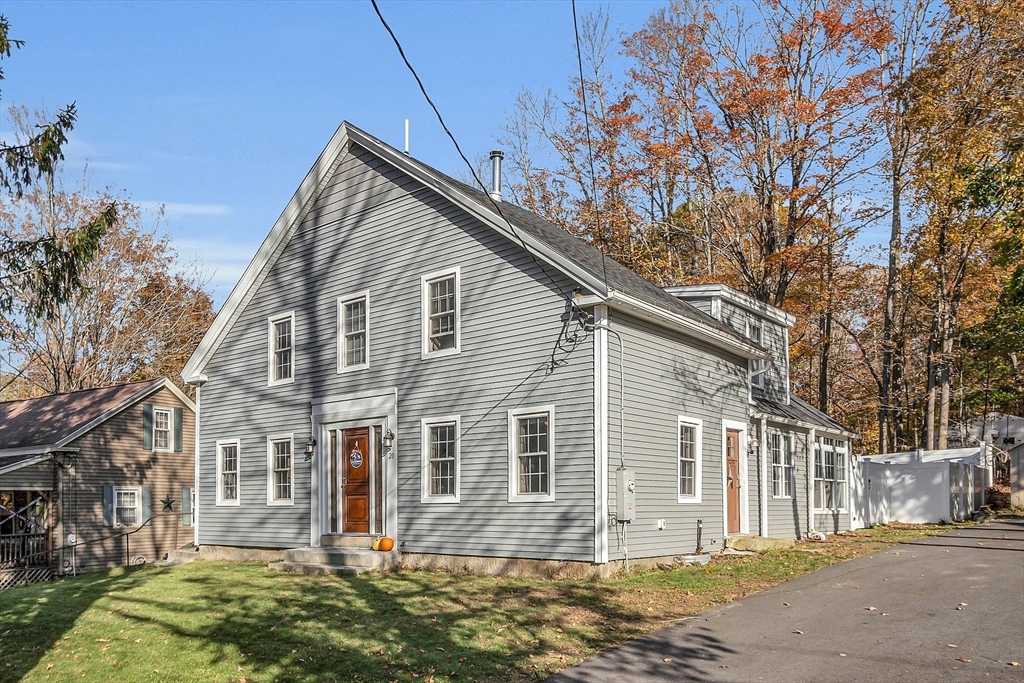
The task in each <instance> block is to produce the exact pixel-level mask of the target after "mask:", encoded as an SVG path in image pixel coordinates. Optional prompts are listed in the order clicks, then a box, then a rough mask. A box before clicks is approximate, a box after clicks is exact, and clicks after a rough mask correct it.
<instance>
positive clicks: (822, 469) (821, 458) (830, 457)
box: [814, 437, 847, 510]
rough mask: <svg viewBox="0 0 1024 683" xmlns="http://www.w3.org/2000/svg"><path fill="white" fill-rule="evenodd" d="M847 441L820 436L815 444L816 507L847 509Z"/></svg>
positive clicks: (822, 508)
mask: <svg viewBox="0 0 1024 683" xmlns="http://www.w3.org/2000/svg"><path fill="white" fill-rule="evenodd" d="M846 456H847V450H846V442H845V441H843V440H842V439H831V438H828V437H824V438H822V437H818V438H817V439H815V444H814V509H815V510H845V509H846Z"/></svg>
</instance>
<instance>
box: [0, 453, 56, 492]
mask: <svg viewBox="0 0 1024 683" xmlns="http://www.w3.org/2000/svg"><path fill="white" fill-rule="evenodd" d="M52 489H53V460H52V459H50V458H47V459H46V460H43V461H42V462H37V463H35V464H33V465H26V466H24V467H19V468H18V469H16V470H13V471H11V472H7V473H6V474H0V491H11V490H16V491H51V490H52Z"/></svg>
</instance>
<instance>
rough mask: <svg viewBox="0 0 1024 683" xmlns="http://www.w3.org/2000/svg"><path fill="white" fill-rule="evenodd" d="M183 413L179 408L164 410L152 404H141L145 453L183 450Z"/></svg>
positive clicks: (179, 451) (178, 451)
mask: <svg viewBox="0 0 1024 683" xmlns="http://www.w3.org/2000/svg"><path fill="white" fill-rule="evenodd" d="M183 416H184V411H183V410H182V409H181V407H175V408H166V407H162V406H156V405H153V404H152V403H143V404H142V447H143V448H144V449H145V450H147V451H174V452H176V453H181V452H182V451H183V450H184V445H185V443H184V434H183V429H182V427H183V424H182V422H183V419H184V418H183Z"/></svg>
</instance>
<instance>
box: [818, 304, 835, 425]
mask: <svg viewBox="0 0 1024 683" xmlns="http://www.w3.org/2000/svg"><path fill="white" fill-rule="evenodd" d="M818 331H819V332H820V333H821V351H820V353H819V360H818V410H820V411H821V412H823V413H827V412H828V399H829V383H830V381H831V379H830V377H829V361H830V358H829V356H830V354H831V353H832V308H831V306H829V307H828V308H826V309H825V311H823V312H822V313H821V315H820V316H818Z"/></svg>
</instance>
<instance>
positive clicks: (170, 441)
mask: <svg viewBox="0 0 1024 683" xmlns="http://www.w3.org/2000/svg"><path fill="white" fill-rule="evenodd" d="M157 411H160V412H162V413H167V448H157V445H156V414H157ZM152 427H153V431H152V433H151V435H150V436H151V437H152V439H153V450H154V451H161V452H165V453H169V452H173V451H174V408H164V407H162V406H153V425H152Z"/></svg>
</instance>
